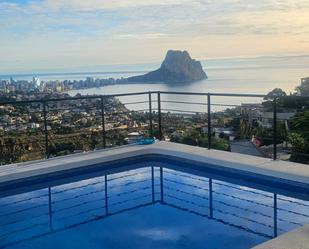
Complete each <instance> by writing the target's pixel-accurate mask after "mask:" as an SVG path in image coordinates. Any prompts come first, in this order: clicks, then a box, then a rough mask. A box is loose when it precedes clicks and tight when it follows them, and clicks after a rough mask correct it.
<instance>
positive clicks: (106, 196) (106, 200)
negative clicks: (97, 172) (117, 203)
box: [104, 174, 108, 216]
mask: <svg viewBox="0 0 309 249" xmlns="http://www.w3.org/2000/svg"><path fill="white" fill-rule="evenodd" d="M104 199H105V215H106V216H107V215H108V193H107V175H106V174H105V176H104Z"/></svg>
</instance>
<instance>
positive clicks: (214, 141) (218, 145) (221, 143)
mask: <svg viewBox="0 0 309 249" xmlns="http://www.w3.org/2000/svg"><path fill="white" fill-rule="evenodd" d="M171 142H175V143H182V144H188V145H193V146H200V147H204V148H208V134H207V133H204V134H203V133H201V132H199V131H198V130H193V131H191V132H187V133H185V134H183V135H181V136H176V135H172V136H171ZM211 148H212V149H217V150H225V151H229V150H230V145H229V142H228V141H227V140H226V139H223V138H217V137H212V138H211Z"/></svg>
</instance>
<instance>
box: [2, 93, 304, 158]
mask: <svg viewBox="0 0 309 249" xmlns="http://www.w3.org/2000/svg"><path fill="white" fill-rule="evenodd" d="M137 95H145V97H146V100H145V101H135V102H128V103H127V104H141V103H145V104H147V103H148V107H147V108H146V109H143V110H144V111H145V112H147V111H148V112H149V132H150V134H151V135H152V136H153V111H154V110H155V111H156V112H157V115H158V130H159V131H158V132H159V135H158V138H159V139H160V140H162V139H163V131H162V127H163V125H162V111H176V110H177V111H180V110H178V109H166V108H162V106H161V104H162V103H175V104H176V103H179V104H198V105H204V106H207V107H206V108H205V112H194V111H192V112H191V111H190V113H207V126H208V149H211V145H212V141H211V140H212V135H211V128H212V122H211V118H212V116H211V111H212V110H211V107H212V106H236V105H224V104H216V103H212V101H211V100H212V97H249V98H265V97H266V95H264V94H235V93H210V92H209V93H197V92H181V91H144V92H131V93H121V94H107V95H87V96H75V97H65V98H50V99H36V100H21V101H7V102H0V106H1V105H27V104H34V103H38V104H41V106H40V107H39V109H40V111H41V112H42V118H43V120H42V122H43V133H44V137H45V143H44V144H45V153H46V158H49V157H50V152H49V144H50V141H49V139H50V138H49V134H48V133H49V131H48V121H49V120H48V117H47V115H48V113H49V112H51V111H57V110H58V109H55V108H53V109H49V108H48V103H50V102H59V101H75V100H98V103H100V106H98V108H97V110H98V112H100V113H101V125H102V144H103V148H106V133H107V131H106V130H105V124H106V116H107V115H109V114H110V113H106V110H105V100H106V99H108V98H115V97H126V96H137ZM163 95H191V96H205V97H206V98H205V102H202V101H201V102H198V103H197V102H187V101H171V100H162V96H163ZM153 96H155V98H153ZM287 97H288V96H287ZM293 97H300V98H303V96H293ZM278 100H279V99H278V98H277V97H275V98H274V99H273V100H272V101H273V105H272V109H273V117H272V119H273V136H272V139H273V159H274V160H276V159H277V142H278V134H277V124H278V121H280V118H278V117H277V111H278V110H277V109H278ZM155 102H157V106H154V105H153V103H155ZM124 104H125V103H124ZM182 112H189V111H184V110H183V111H182Z"/></svg>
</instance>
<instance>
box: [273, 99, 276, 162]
mask: <svg viewBox="0 0 309 249" xmlns="http://www.w3.org/2000/svg"><path fill="white" fill-rule="evenodd" d="M273 108H274V110H273V159H274V160H277V98H276V97H275V98H274V101H273Z"/></svg>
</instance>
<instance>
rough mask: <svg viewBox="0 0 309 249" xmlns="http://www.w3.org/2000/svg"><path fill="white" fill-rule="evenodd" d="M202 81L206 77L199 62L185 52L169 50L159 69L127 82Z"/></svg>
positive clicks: (131, 78) (134, 77)
mask: <svg viewBox="0 0 309 249" xmlns="http://www.w3.org/2000/svg"><path fill="white" fill-rule="evenodd" d="M203 79H207V75H206V73H205V72H204V70H203V68H202V65H201V62H200V61H196V60H194V59H192V58H191V57H190V55H189V53H188V52H187V51H179V50H177V51H175V50H169V51H168V52H167V54H166V57H165V59H164V61H163V62H162V64H161V67H160V68H159V69H157V70H155V71H152V72H149V73H147V74H144V75H140V76H133V77H130V78H128V79H127V80H128V81H129V82H135V83H139V82H166V83H186V82H193V81H198V80H203Z"/></svg>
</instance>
